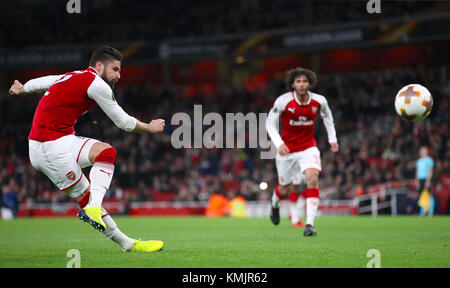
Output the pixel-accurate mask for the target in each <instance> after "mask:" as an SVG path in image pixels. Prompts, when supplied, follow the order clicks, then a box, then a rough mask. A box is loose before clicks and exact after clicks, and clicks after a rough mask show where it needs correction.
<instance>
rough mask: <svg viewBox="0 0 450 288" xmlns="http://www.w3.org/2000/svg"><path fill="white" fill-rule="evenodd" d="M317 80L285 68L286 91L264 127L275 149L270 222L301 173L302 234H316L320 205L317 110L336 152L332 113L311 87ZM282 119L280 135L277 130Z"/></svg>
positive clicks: (276, 220)
mask: <svg viewBox="0 0 450 288" xmlns="http://www.w3.org/2000/svg"><path fill="white" fill-rule="evenodd" d="M316 83H317V76H316V74H315V73H314V72H313V71H311V70H308V69H303V68H296V69H292V70H289V71H287V75H286V84H287V88H288V90H290V91H289V92H287V93H285V94H283V95H281V96H279V97H278V98H277V99H276V100H275V103H274V105H273V107H272V109H271V110H270V112H269V115H268V116H267V122H266V129H267V132H268V134H269V136H270V138H271V140H272V141H273V143H274V145H275V146H276V147H277V149H278V153H277V155H276V160H275V161H276V168H277V174H278V183H279V185H278V186H277V188H276V189H275V191H274V193H273V196H272V210H271V213H270V219H271V220H272V223H273V224H275V225H278V224H279V223H280V208H279V202H280V200H281V199H282V198H284V197H286V196H287V195H288V194H289V192H291V191H292V190H293V184H294V183H293V182H294V179H295V178H297V177H300V176H299V175H301V173H304V175H305V177H306V189H305V190H304V191H303V193H302V194H303V195H304V196H305V198H306V227H305V231H304V233H303V235H304V236H316V231H315V230H314V218H315V216H316V213H317V209H318V207H319V173H320V171H321V164H320V151H319V149H318V148H317V144H316V140H315V139H314V124H315V121H316V116H317V114H318V113H320V115H321V116H322V119H323V122H324V124H325V128H326V131H327V134H328V142H329V143H330V146H331V151H333V152H337V151H338V150H339V146H338V144H337V139H336V130H335V128H334V122H333V115H332V113H331V110H330V108H329V106H328V103H327V100H326V99H325V97H324V96H322V95H319V94H316V93H313V92H311V91H310V89H312V88H314V86H315V85H316ZM278 121H281V126H282V127H281V135H280V133H279V132H278Z"/></svg>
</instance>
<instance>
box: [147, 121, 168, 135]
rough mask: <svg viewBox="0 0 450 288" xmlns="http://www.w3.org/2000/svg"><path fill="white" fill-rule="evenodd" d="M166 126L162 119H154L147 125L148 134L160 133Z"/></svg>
mask: <svg viewBox="0 0 450 288" xmlns="http://www.w3.org/2000/svg"><path fill="white" fill-rule="evenodd" d="M164 126H166V121H165V120H164V119H155V120H152V121H151V122H150V123H149V124H148V131H149V132H150V133H161V132H162V131H163V130H164Z"/></svg>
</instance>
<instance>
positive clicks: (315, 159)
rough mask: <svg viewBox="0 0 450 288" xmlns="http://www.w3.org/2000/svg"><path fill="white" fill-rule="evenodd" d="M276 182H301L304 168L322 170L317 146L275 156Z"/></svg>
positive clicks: (303, 179) (284, 183)
mask: <svg viewBox="0 0 450 288" xmlns="http://www.w3.org/2000/svg"><path fill="white" fill-rule="evenodd" d="M275 164H276V167H277V174H278V183H279V184H280V185H288V184H291V183H293V184H294V185H298V184H301V183H302V182H303V181H306V180H305V175H304V174H303V173H304V172H305V170H306V169H310V168H314V169H317V170H319V171H322V166H321V163H320V151H319V149H318V148H317V147H310V148H308V149H306V150H303V151H300V152H294V153H290V154H288V155H283V156H282V155H280V154H278V153H277V156H276V158H275Z"/></svg>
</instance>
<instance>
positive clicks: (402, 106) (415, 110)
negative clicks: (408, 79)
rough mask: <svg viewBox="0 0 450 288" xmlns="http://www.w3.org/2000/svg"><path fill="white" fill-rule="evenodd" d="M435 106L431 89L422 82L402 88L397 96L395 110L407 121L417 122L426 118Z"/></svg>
mask: <svg viewBox="0 0 450 288" xmlns="http://www.w3.org/2000/svg"><path fill="white" fill-rule="evenodd" d="M431 107H433V97H431V93H430V91H428V89H427V88H425V87H423V86H422V85H420V84H409V85H406V86H405V87H403V88H402V89H400V91H398V93H397V95H396V96H395V111H396V112H397V114H398V115H399V116H400V117H402V118H403V119H405V120H407V121H412V122H417V121H420V120H423V119H425V118H426V117H427V116H428V114H430V111H431Z"/></svg>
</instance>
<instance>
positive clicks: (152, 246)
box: [75, 188, 163, 252]
mask: <svg viewBox="0 0 450 288" xmlns="http://www.w3.org/2000/svg"><path fill="white" fill-rule="evenodd" d="M89 196H90V192H89V188H88V189H86V190H85V192H83V193H82V194H81V195H79V196H77V197H75V201H77V203H78V205H79V206H80V208H81V209H83V208H85V206H86V205H87V204H88V203H89V199H90V197H89ZM102 212H103V215H102V218H103V222H104V223H105V224H106V229H105V231H102V233H103V234H104V235H105V236H106V237H107V238H108V239H111V240H112V241H114V242H115V243H117V244H118V245H119V246H120V247H122V249H123V250H124V251H132V252H153V251H158V250H160V249H161V248H162V246H163V242H162V241H157V240H149V241H140V240H136V239H133V238H130V237H128V236H127V235H125V234H124V233H123V232H122V231H120V229H119V227H118V226H117V224H116V222H115V221H114V219H113V218H112V217H111V216H110V215H109V213H108V212H107V211H106V210H105V208H103V207H102Z"/></svg>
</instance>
